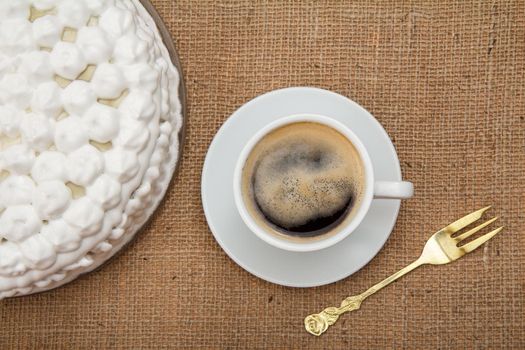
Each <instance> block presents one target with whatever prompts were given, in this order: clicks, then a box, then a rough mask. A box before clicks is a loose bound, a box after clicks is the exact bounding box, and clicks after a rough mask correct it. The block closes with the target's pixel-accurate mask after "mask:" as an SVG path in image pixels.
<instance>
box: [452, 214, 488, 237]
mask: <svg viewBox="0 0 525 350" xmlns="http://www.w3.org/2000/svg"><path fill="white" fill-rule="evenodd" d="M496 220H498V217H497V216H496V217H495V218H494V219H490V220H489V221H486V222H484V223H482V224H481V225H479V226H477V227H474V228H473V229H472V230H469V231H467V232H465V233H462V234H460V235H459V236H457V237H455V238H454V239H455V240H456V242H460V241H462V240H464V239H465V238H468V237H470V236H472V235H473V234H474V233H476V232H478V231H479V230H481V229H482V228H484V227H487V226H488V225H490V224H492V223H493V222H494V221H496Z"/></svg>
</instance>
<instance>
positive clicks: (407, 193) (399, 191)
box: [374, 181, 414, 199]
mask: <svg viewBox="0 0 525 350" xmlns="http://www.w3.org/2000/svg"><path fill="white" fill-rule="evenodd" d="M413 195H414V185H413V184H412V182H408V181H376V182H375V183H374V198H389V199H406V198H410V197H412V196H413Z"/></svg>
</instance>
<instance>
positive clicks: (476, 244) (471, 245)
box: [458, 226, 503, 253]
mask: <svg viewBox="0 0 525 350" xmlns="http://www.w3.org/2000/svg"><path fill="white" fill-rule="evenodd" d="M501 230H503V226H502V227H499V228H497V229H495V230H494V231H491V232H489V233H487V234H484V235H483V236H481V237H479V238H476V239H475V240H473V241H472V242H469V243H467V244H465V245H464V246H461V247H458V248H459V249H463V250H464V251H465V252H467V253H470V252H471V251H473V250H474V249H476V248H478V247H479V246H480V245H482V244H483V243H485V242H486V241H488V240H489V239H491V238H492V237H494V236H495V235H497V234H498V233H499V232H500V231H501Z"/></svg>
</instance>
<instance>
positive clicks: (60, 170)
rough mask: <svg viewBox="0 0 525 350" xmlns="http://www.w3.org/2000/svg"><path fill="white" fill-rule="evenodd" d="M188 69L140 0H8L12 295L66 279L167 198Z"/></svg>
mask: <svg viewBox="0 0 525 350" xmlns="http://www.w3.org/2000/svg"><path fill="white" fill-rule="evenodd" d="M179 79H180V78H179V74H178V71H177V69H176V68H175V67H174V65H173V63H172V61H171V59H170V56H169V52H168V50H167V48H166V46H165V44H164V43H163V41H162V37H161V35H160V33H159V31H158V29H157V27H156V24H155V22H154V20H153V18H152V17H151V15H150V14H149V13H148V12H147V11H146V9H145V8H144V7H143V6H142V4H141V3H140V2H139V1H138V0H16V1H14V0H13V1H7V0H2V1H0V299H2V298H6V297H12V296H21V295H27V294H31V293H35V292H41V291H45V290H49V289H52V288H56V287H58V286H60V285H62V284H65V283H67V282H69V281H71V280H73V279H75V278H76V277H78V276H79V275H80V274H83V273H86V272H89V271H91V270H93V269H95V268H96V267H98V266H100V265H101V264H102V263H103V262H105V261H106V260H108V259H109V258H110V257H111V256H113V255H114V254H115V253H116V252H117V251H118V250H119V249H121V248H122V246H123V245H125V244H126V243H127V242H129V241H130V240H131V239H132V238H133V236H134V235H135V234H136V233H137V231H138V230H139V229H140V228H141V227H142V226H143V224H144V223H145V222H146V220H147V219H148V217H149V216H150V215H151V214H152V212H153V210H154V209H155V208H156V207H157V205H158V203H159V202H160V200H161V199H162V197H163V195H164V193H165V191H166V188H167V186H168V184H169V181H170V178H171V175H172V173H173V171H174V168H175V164H176V161H177V159H178V156H179V154H178V152H179V144H178V142H179V139H178V135H179V132H180V130H181V127H182V113H181V103H180V100H179V90H178V89H179V83H180V81H179Z"/></svg>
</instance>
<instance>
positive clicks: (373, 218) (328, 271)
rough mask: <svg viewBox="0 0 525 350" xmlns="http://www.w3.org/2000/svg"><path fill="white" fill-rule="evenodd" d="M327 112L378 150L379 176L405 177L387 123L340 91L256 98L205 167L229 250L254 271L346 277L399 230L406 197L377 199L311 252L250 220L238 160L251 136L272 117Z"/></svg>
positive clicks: (218, 231) (207, 192)
mask: <svg viewBox="0 0 525 350" xmlns="http://www.w3.org/2000/svg"><path fill="white" fill-rule="evenodd" d="M300 113H313V114H323V115H326V116H329V117H332V118H334V119H337V120H339V121H340V122H342V123H344V124H346V125H348V126H349V127H350V128H351V129H352V131H354V132H355V133H356V134H357V136H358V137H359V138H360V139H361V141H362V142H363V143H364V145H365V147H366V148H367V149H368V151H369V153H370V157H371V158H372V163H373V167H374V173H375V174H376V179H377V180H395V181H400V180H401V169H400V167H399V160H398V158H397V154H396V151H395V149H394V145H393V144H392V142H391V141H390V138H389V137H388V135H387V133H386V132H385V130H384V129H383V127H382V126H381V124H379V122H378V121H377V120H376V119H375V118H374V117H373V116H372V115H371V114H370V113H369V112H367V111H366V110H365V109H364V108H362V107H361V106H359V105H358V104H357V103H355V102H353V101H351V100H349V99H348V98H346V97H344V96H341V95H339V94H336V93H333V92H330V91H326V90H322V89H317V88H307V87H295V88H287V89H282V90H275V91H272V92H269V93H267V94H264V95H261V96H259V97H256V98H255V99H253V100H251V101H249V102H248V103H246V104H245V105H243V106H242V107H240V108H239V109H238V110H237V111H235V112H234V113H233V114H232V115H231V117H230V118H229V119H228V120H227V121H226V122H225V123H224V125H223V126H222V127H221V129H220V130H219V131H218V133H217V135H216V136H215V138H214V139H213V142H212V143H211V145H210V148H209V150H208V154H207V156H206V161H205V163H204V169H203V173H202V203H203V206H204V213H205V215H206V219H207V220H208V225H209V226H210V229H211V231H212V233H213V235H214V236H215V239H216V240H217V242H218V243H219V244H220V246H221V247H222V249H224V251H225V252H226V254H228V255H229V256H230V258H232V259H233V260H234V261H235V262H236V263H237V264H239V265H240V266H241V267H242V268H244V269H245V270H246V271H248V272H250V273H252V274H254V275H255V276H257V277H260V278H262V279H264V280H266V281H269V282H273V283H277V284H281V285H284V286H290V287H314V286H320V285H324V284H328V283H332V282H336V281H339V280H341V279H343V278H345V277H347V276H350V275H351V274H353V273H354V272H356V271H357V270H359V269H360V268H362V267H363V266H364V265H366V264H367V263H368V262H369V261H370V260H371V259H372V258H373V257H374V256H375V255H376V254H377V253H378V252H379V250H380V249H381V247H382V246H383V244H384V243H385V242H386V240H387V238H388V236H389V235H390V233H391V232H392V229H393V227H394V224H395V222H396V219H397V215H398V213H399V206H400V201H399V200H392V199H389V200H385V199H383V200H381V199H374V200H373V202H372V205H371V207H370V211H369V212H368V214H367V216H366V217H365V219H364V220H363V222H362V223H361V225H360V226H359V227H358V229H357V230H356V231H354V232H353V233H352V234H351V235H350V236H348V237H347V238H346V239H344V240H343V241H341V242H339V243H338V244H336V245H335V246H332V247H329V248H326V249H323V250H320V251H315V252H306V253H296V252H289V251H284V250H281V249H278V248H275V247H273V246H270V245H268V244H267V243H265V242H264V241H262V240H261V239H259V238H258V237H257V236H256V235H255V234H253V233H252V232H251V231H250V230H249V229H248V227H246V225H245V224H244V222H243V221H242V219H241V217H240V215H239V213H238V212H237V208H236V206H235V203H234V199H233V183H232V181H233V170H234V168H235V162H236V160H237V157H238V156H239V154H240V152H241V150H242V148H243V147H244V145H245V143H246V142H247V141H248V139H249V138H250V137H251V136H252V135H253V134H255V133H256V132H257V131H258V130H259V129H261V128H262V127H263V126H265V125H266V124H268V123H270V122H272V121H274V120H275V119H278V118H279V117H284V116H287V115H291V114H300Z"/></svg>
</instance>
